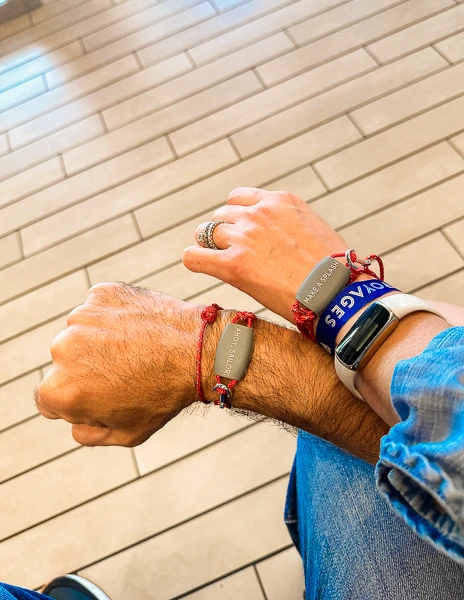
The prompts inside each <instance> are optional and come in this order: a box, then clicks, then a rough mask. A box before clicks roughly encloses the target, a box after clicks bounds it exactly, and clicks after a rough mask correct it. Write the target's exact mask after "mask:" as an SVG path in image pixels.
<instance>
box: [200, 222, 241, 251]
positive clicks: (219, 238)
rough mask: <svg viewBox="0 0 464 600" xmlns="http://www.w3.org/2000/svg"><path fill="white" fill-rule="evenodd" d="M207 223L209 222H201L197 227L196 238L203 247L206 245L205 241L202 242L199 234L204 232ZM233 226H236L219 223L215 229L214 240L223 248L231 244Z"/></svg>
mask: <svg viewBox="0 0 464 600" xmlns="http://www.w3.org/2000/svg"><path fill="white" fill-rule="evenodd" d="M206 225H207V223H200V225H198V227H197V228H196V229H195V240H196V242H197V244H199V245H200V246H201V247H202V248H204V245H203V243H201V244H200V238H199V236H201V235H202V234H204V232H205V227H206ZM233 227H234V226H233V225H231V224H229V223H218V224H217V225H216V226H215V228H214V230H213V242H214V243H215V244H216V246H217V247H218V248H220V249H222V250H223V249H226V248H228V247H229V246H230V244H231V235H232V233H233Z"/></svg>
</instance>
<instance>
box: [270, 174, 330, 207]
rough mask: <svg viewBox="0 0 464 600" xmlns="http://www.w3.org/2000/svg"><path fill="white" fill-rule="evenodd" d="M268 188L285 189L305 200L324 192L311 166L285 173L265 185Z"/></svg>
mask: <svg viewBox="0 0 464 600" xmlns="http://www.w3.org/2000/svg"><path fill="white" fill-rule="evenodd" d="M266 189H268V190H275V191H277V190H285V191H288V192H291V193H292V194H295V196H299V197H300V198H302V199H303V200H305V202H307V201H308V200H312V199H313V198H315V197H316V196H319V195H320V194H323V193H324V192H325V187H324V186H323V185H322V183H321V181H320V179H319V178H318V176H317V175H316V173H315V172H314V171H313V169H312V167H303V168H302V169H299V170H298V171H296V172H295V173H292V174H291V175H285V176H284V177H281V178H280V179H276V180H275V181H273V182H272V183H268V184H267V185H266Z"/></svg>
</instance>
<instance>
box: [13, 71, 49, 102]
mask: <svg viewBox="0 0 464 600" xmlns="http://www.w3.org/2000/svg"><path fill="white" fill-rule="evenodd" d="M39 77H41V78H42V81H43V83H44V86H45V92H43V93H46V92H49V91H50V87H49V86H48V81H47V78H46V76H45V73H43V74H42V75H39ZM36 97H37V96H36ZM19 104H21V103H19ZM19 104H16V105H15V106H19Z"/></svg>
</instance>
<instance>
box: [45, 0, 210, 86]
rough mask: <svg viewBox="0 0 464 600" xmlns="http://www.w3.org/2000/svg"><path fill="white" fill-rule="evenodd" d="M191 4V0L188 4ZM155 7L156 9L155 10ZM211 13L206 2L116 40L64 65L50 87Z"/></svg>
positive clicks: (167, 6)
mask: <svg viewBox="0 0 464 600" xmlns="http://www.w3.org/2000/svg"><path fill="white" fill-rule="evenodd" d="M190 3H191V2H190V1H189V4H190ZM126 4H127V3H124V6H121V7H118V8H125V7H126ZM165 4H166V8H169V7H170V3H168V2H166V3H165ZM195 4H198V2H197V1H195ZM161 6H163V9H161ZM187 6H188V4H187ZM155 8H156V9H157V10H159V11H160V14H163V12H166V10H165V9H164V3H163V5H160V6H159V7H155ZM155 8H154V9H153V10H155ZM210 12H211V8H210V7H208V6H207V5H206V4H205V3H203V4H202V5H201V6H198V7H193V8H191V9H188V10H187V11H185V12H184V13H183V14H182V15H181V16H180V17H179V16H177V15H176V16H173V17H171V18H170V19H166V20H164V21H162V22H160V23H155V24H154V25H151V26H149V27H146V28H145V29H143V30H142V31H137V32H135V33H133V34H132V35H130V36H128V37H123V38H122V39H119V40H116V41H115V42H113V43H111V44H108V45H106V46H102V48H100V49H98V50H97V51H95V52H90V54H86V55H84V56H83V57H81V58H79V59H77V60H75V61H73V62H71V63H69V64H67V65H65V66H64V67H61V68H60V69H56V70H54V71H52V72H51V73H50V74H49V75H48V76H47V78H48V80H49V82H50V86H51V87H56V86H59V85H62V84H64V83H66V82H68V81H71V80H72V79H76V78H77V77H80V76H81V75H82V74H83V73H88V72H89V71H93V70H94V69H96V68H98V67H99V66H101V65H106V64H109V63H112V62H113V61H115V60H117V59H119V58H120V57H121V56H122V57H124V56H126V55H127V54H129V53H130V52H131V51H134V50H137V49H138V48H140V47H141V46H143V45H144V43H146V42H145V39H146V38H148V39H149V40H152V39H158V38H163V37H164V36H166V35H169V33H170V30H171V29H173V30H174V31H178V30H179V29H180V30H181V29H182V28H183V27H184V23H194V22H198V21H202V20H203V19H205V18H207V16H208V15H209V14H210ZM122 22H124V21H122ZM120 24H121V21H118V22H117V23H115V27H116V26H119V25H120ZM103 31H105V30H103ZM97 35H100V31H98V30H97Z"/></svg>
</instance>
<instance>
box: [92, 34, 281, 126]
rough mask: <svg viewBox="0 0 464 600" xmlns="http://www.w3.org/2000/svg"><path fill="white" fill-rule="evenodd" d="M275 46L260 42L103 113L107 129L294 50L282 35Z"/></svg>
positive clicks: (274, 40) (276, 40)
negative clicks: (286, 51) (270, 58)
mask: <svg viewBox="0 0 464 600" xmlns="http://www.w3.org/2000/svg"><path fill="white" fill-rule="evenodd" d="M170 39H172V38H170ZM266 42H267V41H266ZM273 42H274V44H273V45H272V46H269V44H268V43H264V42H263V41H261V42H258V43H257V44H256V45H254V46H253V47H248V48H245V49H244V50H239V51H238V52H234V53H232V54H230V55H229V56H226V57H224V58H222V59H219V60H217V61H214V62H213V63H211V64H209V65H205V66H204V67H202V68H200V69H195V70H194V71H192V72H191V73H185V74H184V76H183V77H178V78H177V79H175V80H173V81H171V82H169V83H166V84H165V85H163V86H160V87H158V88H157V89H151V90H148V91H147V92H145V93H143V94H140V95H139V96H136V97H135V98H132V99H130V100H127V101H125V102H121V103H120V104H118V105H117V106H114V107H113V108H110V109H108V110H106V111H104V112H103V116H104V118H105V121H106V123H107V125H108V129H116V128H118V127H122V126H123V125H125V124H126V123H130V122H131V121H135V120H136V119H137V118H140V117H142V116H144V115H147V114H151V113H153V112H154V111H155V110H157V109H159V108H162V107H164V106H168V105H170V104H172V103H174V102H179V101H180V100H182V99H184V98H186V97H188V96H191V95H192V94H195V93H198V92H200V91H202V90H205V89H207V88H209V87H210V86H212V85H216V84H217V83H220V82H221V81H224V80H226V79H227V78H229V77H234V76H236V75H238V74H240V73H243V72H244V71H246V70H248V69H250V68H252V67H253V66H255V65H256V64H259V63H260V62H261V61H265V60H267V59H268V58H269V57H271V56H276V55H278V54H280V53H281V52H285V50H286V49H288V48H289V47H290V46H291V43H290V41H289V40H288V38H287V37H286V36H284V35H283V34H281V35H280V36H279V37H278V38H273ZM189 64H190V63H189ZM153 68H156V65H155V67H151V69H153ZM185 71H187V69H185Z"/></svg>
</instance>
